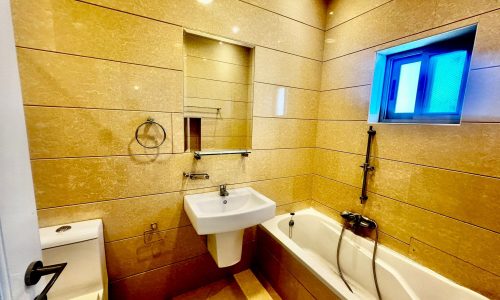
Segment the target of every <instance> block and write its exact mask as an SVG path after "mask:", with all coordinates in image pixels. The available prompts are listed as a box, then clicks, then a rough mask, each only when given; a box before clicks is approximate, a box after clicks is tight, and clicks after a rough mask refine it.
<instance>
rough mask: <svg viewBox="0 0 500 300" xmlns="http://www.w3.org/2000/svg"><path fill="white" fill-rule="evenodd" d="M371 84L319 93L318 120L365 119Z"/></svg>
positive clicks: (366, 117)
mask: <svg viewBox="0 0 500 300" xmlns="http://www.w3.org/2000/svg"><path fill="white" fill-rule="evenodd" d="M370 92H371V85H366V86H359V87H352V88H345V89H339V90H331V91H324V92H321V93H320V96H319V105H318V119H319V120H367V119H368V107H369V106H370Z"/></svg>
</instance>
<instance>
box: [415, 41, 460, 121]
mask: <svg viewBox="0 0 500 300" xmlns="http://www.w3.org/2000/svg"><path fill="white" fill-rule="evenodd" d="M466 60H467V51H464V50H460V51H453V52H450V53H445V54H438V55H433V56H432V57H431V58H430V59H429V71H428V72H429V80H428V84H427V92H426V94H428V95H429V100H428V101H427V106H426V107H425V111H426V112H429V113H457V112H458V108H459V107H458V104H459V102H460V101H459V97H460V85H461V83H462V80H463V76H464V74H465V72H464V71H465V70H464V69H465V62H466Z"/></svg>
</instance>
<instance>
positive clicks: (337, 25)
mask: <svg viewBox="0 0 500 300" xmlns="http://www.w3.org/2000/svg"><path fill="white" fill-rule="evenodd" d="M392 1H394V0H389V1H386V2H384V3H382V4H379V5H378V6H375V7H373V8H372V9H370V10H367V11H365V12H363V13H361V14H359V15H356V16H354V17H352V18H350V19H347V20H345V21H342V22H340V23H338V24H335V25H333V26H332V27H330V28H327V29H325V33H326V32H327V31H329V30H331V29H333V28H336V27H339V26H340V25H342V24H345V23H347V22H349V21H352V20H354V19H356V18H358V17H361V16H362V15H365V14H367V13H369V12H371V11H373V10H376V9H377V8H379V7H381V6H384V5H386V4H388V3H391V2H392ZM327 13H328V12H327Z"/></svg>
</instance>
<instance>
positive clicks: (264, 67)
mask: <svg viewBox="0 0 500 300" xmlns="http://www.w3.org/2000/svg"><path fill="white" fill-rule="evenodd" d="M320 72H321V62H319V61H315V60H311V59H307V58H302V57H298V56H294V55H291V54H287V53H283V52H278V51H274V50H271V49H267V48H262V47H257V48H256V50H255V77H254V80H255V81H258V82H263V83H271V84H276V85H285V86H290V87H296V88H304V89H310V90H319V87H320Z"/></svg>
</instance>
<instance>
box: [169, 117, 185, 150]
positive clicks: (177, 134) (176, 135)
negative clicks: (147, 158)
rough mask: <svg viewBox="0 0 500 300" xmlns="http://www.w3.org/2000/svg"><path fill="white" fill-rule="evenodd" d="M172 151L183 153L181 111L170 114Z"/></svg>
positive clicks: (182, 119)
mask: <svg viewBox="0 0 500 300" xmlns="http://www.w3.org/2000/svg"><path fill="white" fill-rule="evenodd" d="M172 151H173V153H184V116H183V114H182V113H174V114H172Z"/></svg>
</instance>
